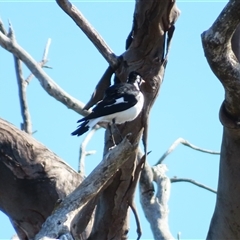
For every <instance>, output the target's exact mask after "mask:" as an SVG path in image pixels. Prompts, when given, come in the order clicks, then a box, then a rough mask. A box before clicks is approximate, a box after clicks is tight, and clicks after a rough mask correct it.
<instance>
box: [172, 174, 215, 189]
mask: <svg viewBox="0 0 240 240" xmlns="http://www.w3.org/2000/svg"><path fill="white" fill-rule="evenodd" d="M170 180H171V183H175V182H188V183H192V184H194V185H196V186H198V187H201V188H204V189H206V190H208V191H210V192H213V193H217V191H216V190H214V189H212V188H210V187H207V186H206V185H203V184H201V183H198V182H196V181H194V180H192V179H188V178H177V177H174V178H171V179H170Z"/></svg>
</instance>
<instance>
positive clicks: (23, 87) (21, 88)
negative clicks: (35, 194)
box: [13, 55, 32, 134]
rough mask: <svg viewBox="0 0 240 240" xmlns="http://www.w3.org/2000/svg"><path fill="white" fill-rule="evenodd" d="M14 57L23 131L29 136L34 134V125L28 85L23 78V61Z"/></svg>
mask: <svg viewBox="0 0 240 240" xmlns="http://www.w3.org/2000/svg"><path fill="white" fill-rule="evenodd" d="M13 57H14V63H15V71H16V76H17V82H18V93H19V100H20V108H21V113H22V118H23V123H22V127H21V129H22V130H24V131H25V132H26V133H28V134H32V123H31V117H30V112H29V109H28V104H27V94H26V91H27V84H26V82H25V80H24V78H23V74H22V67H21V60H20V59H18V58H17V57H15V56H14V55H13Z"/></svg>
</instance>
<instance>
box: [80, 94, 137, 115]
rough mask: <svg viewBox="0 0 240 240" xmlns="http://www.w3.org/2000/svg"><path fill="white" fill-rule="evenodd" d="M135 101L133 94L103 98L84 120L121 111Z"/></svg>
mask: <svg viewBox="0 0 240 240" xmlns="http://www.w3.org/2000/svg"><path fill="white" fill-rule="evenodd" d="M136 103H137V99H136V98H135V96H133V95H128V94H126V95H121V97H119V98H109V97H108V98H104V99H103V100H102V101H100V102H99V103H98V104H97V105H96V106H95V107H94V108H93V111H92V112H91V113H90V114H89V115H88V116H87V117H85V119H84V120H88V119H93V118H98V117H102V116H106V115H110V114H113V113H116V112H122V111H124V110H127V109H128V108H131V107H132V106H134V105H135V104H136Z"/></svg>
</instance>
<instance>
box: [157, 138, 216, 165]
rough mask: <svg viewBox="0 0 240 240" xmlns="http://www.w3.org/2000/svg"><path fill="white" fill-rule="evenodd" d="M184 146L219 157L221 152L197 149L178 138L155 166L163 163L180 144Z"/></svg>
mask: <svg viewBox="0 0 240 240" xmlns="http://www.w3.org/2000/svg"><path fill="white" fill-rule="evenodd" d="M180 143H181V144H183V145H185V146H187V147H190V148H192V149H194V150H197V151H200V152H204V153H209V154H217V155H219V154H220V152H216V151H212V150H207V149H203V148H200V147H197V146H195V145H193V144H191V143H190V142H188V141H187V140H185V139H183V138H178V139H177V140H175V141H174V143H173V144H172V145H171V146H170V147H169V148H168V150H167V151H166V152H165V153H164V154H163V155H162V156H161V157H160V159H159V160H158V162H157V163H156V164H155V166H156V165H158V164H161V163H162V162H163V160H164V159H165V158H166V157H167V156H168V155H169V154H170V153H171V152H172V151H173V150H174V149H175V148H176V147H177V146H178V145H179V144H180Z"/></svg>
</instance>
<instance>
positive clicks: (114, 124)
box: [112, 118, 123, 141]
mask: <svg viewBox="0 0 240 240" xmlns="http://www.w3.org/2000/svg"><path fill="white" fill-rule="evenodd" d="M112 124H113V126H114V129H115V130H116V131H117V132H118V135H119V136H120V139H121V141H122V140H123V136H122V134H121V133H120V131H119V129H118V127H117V126H116V121H115V118H113V120H112Z"/></svg>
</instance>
